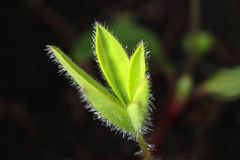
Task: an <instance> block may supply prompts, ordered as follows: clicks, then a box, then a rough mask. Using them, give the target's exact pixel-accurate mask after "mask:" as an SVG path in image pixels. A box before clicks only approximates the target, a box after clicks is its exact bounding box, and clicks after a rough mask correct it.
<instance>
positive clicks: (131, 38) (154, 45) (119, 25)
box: [72, 15, 162, 62]
mask: <svg viewBox="0 0 240 160" xmlns="http://www.w3.org/2000/svg"><path fill="white" fill-rule="evenodd" d="M109 28H111V30H113V31H114V35H116V37H117V38H118V39H119V40H121V42H122V46H123V47H125V46H126V44H127V49H126V50H127V52H128V53H129V51H132V50H134V49H135V48H136V44H137V43H138V42H139V40H141V39H144V42H146V46H147V48H148V49H149V50H150V51H151V52H150V54H151V56H150V57H151V58H152V59H155V60H156V59H160V58H159V57H160V54H161V53H162V47H161V42H160V40H159V39H158V38H157V36H155V34H154V33H153V32H151V31H150V30H148V29H146V28H144V27H143V26H141V25H139V24H137V23H135V22H134V21H133V20H132V18H131V17H130V16H128V15H123V16H119V17H118V18H116V19H115V20H114V21H113V22H111V23H110V25H109ZM91 37H92V32H91V29H89V30H88V31H86V32H85V33H83V34H82V35H81V36H80V37H79V38H78V40H77V41H76V42H75V44H74V47H73V50H72V54H73V57H74V59H75V60H76V61H78V62H83V61H86V60H89V59H91V58H92V56H93V54H92V52H93V50H94V49H93V46H94V44H93V45H92V46H91V45H90V44H92V38H91Z"/></svg>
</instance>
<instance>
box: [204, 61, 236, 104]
mask: <svg viewBox="0 0 240 160" xmlns="http://www.w3.org/2000/svg"><path fill="white" fill-rule="evenodd" d="M201 88H202V90H203V92H205V93H208V94H210V95H212V96H213V97H215V98H216V99H218V100H221V101H228V100H233V99H236V98H239V97H240V67H239V66H238V67H235V68H232V69H221V70H219V71H217V72H216V73H215V74H214V75H213V76H212V77H210V79H209V80H207V81H206V82H205V83H204V84H203V85H202V87H201Z"/></svg>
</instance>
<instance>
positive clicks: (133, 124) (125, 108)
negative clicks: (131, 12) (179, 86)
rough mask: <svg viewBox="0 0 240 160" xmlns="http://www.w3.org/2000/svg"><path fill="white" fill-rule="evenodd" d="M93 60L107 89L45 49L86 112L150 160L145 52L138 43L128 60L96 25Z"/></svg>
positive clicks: (51, 48) (52, 50)
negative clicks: (134, 144) (120, 135)
mask: <svg viewBox="0 0 240 160" xmlns="http://www.w3.org/2000/svg"><path fill="white" fill-rule="evenodd" d="M93 40H94V47H95V56H96V59H97V62H98V64H99V68H100V71H101V72H102V75H103V77H104V79H105V80H106V82H107V84H108V87H106V86H103V85H102V84H100V83H99V82H97V81H96V80H95V79H94V78H92V77H91V76H90V75H89V74H87V73H86V72H85V71H84V70H83V69H81V68H79V67H78V66H77V65H76V64H75V63H74V62H73V61H72V60H71V59H70V58H69V57H68V56H67V55H66V54H64V53H63V51H61V50H60V49H59V48H58V47H56V46H47V50H48V54H49V56H50V58H51V59H52V60H53V61H54V62H56V63H57V64H58V65H59V68H60V72H64V73H65V74H66V76H67V78H69V79H70V80H71V81H72V82H73V84H74V85H75V86H76V87H77V88H78V89H79V92H80V93H81V95H82V97H83V100H85V101H87V103H88V105H87V108H88V109H89V110H90V111H91V112H93V113H94V114H96V115H97V117H98V118H99V119H100V120H101V121H103V122H105V124H106V125H107V126H109V127H110V129H111V130H116V131H119V132H120V133H122V134H123V136H126V137H128V138H129V139H133V140H135V141H136V142H137V143H138V144H139V146H140V148H141V151H142V156H143V157H144V159H146V160H151V159H152V156H151V153H150V146H149V145H148V144H147V143H146V142H145V140H144V134H145V133H146V132H148V130H149V128H148V127H149V123H150V118H149V117H150V116H149V114H150V113H149V112H150V100H151V94H150V82H149V76H148V74H147V72H148V69H147V65H146V61H145V60H146V51H145V47H144V43H143V41H141V42H140V43H139V44H138V45H137V48H136V50H135V51H134V52H133V54H132V55H131V57H129V55H128V54H127V53H126V51H125V50H124V48H123V47H122V46H121V44H120V43H119V42H118V40H117V39H116V38H115V37H114V36H113V35H112V34H111V33H110V32H109V31H108V30H107V29H106V28H105V27H104V26H103V25H101V24H99V23H95V32H94V36H93Z"/></svg>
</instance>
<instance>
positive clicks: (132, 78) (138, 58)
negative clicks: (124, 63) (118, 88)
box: [128, 41, 146, 99]
mask: <svg viewBox="0 0 240 160" xmlns="http://www.w3.org/2000/svg"><path fill="white" fill-rule="evenodd" d="M144 52H145V51H144V44H143V42H142V41H141V42H140V43H139V45H138V47H137V49H136V50H135V52H134V53H133V55H132V57H131V61H130V67H129V73H128V95H129V99H133V97H134V95H135V93H136V91H137V88H138V87H139V85H140V84H141V82H142V81H143V80H144V78H146V75H145V72H146V64H145V57H144V54H145V53H144Z"/></svg>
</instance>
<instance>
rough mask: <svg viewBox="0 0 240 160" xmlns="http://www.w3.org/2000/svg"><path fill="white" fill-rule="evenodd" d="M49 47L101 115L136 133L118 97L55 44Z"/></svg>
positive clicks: (124, 129)
mask: <svg viewBox="0 0 240 160" xmlns="http://www.w3.org/2000/svg"><path fill="white" fill-rule="evenodd" d="M48 48H49V51H50V52H51V53H52V54H53V55H54V57H55V58H56V60H57V62H59V64H60V65H61V66H62V67H63V69H64V70H65V71H66V72H67V74H68V75H69V76H70V77H71V78H72V79H73V81H74V82H76V84H78V85H79V86H80V87H81V89H82V92H83V93H84V94H85V96H86V98H87V100H88V102H89V103H90V104H91V105H92V106H93V108H94V110H96V111H97V113H98V114H100V116H102V117H103V118H104V119H105V120H107V121H109V122H110V123H111V124H113V125H115V126H117V127H118V128H120V129H122V130H123V131H126V132H130V133H135V130H134V128H133V127H132V124H131V120H130V118H129V115H128V112H127V110H126V109H125V108H124V107H123V105H122V104H121V103H120V101H119V100H118V99H117V98H115V97H114V96H113V95H112V94H111V93H109V92H108V91H107V89H105V88H104V87H103V86H102V85H101V84H99V83H98V82H97V81H95V80H94V79H93V78H92V77H90V76H89V75H88V74H87V73H86V72H84V71H83V70H82V69H81V68H79V67H78V66H77V65H76V64H75V63H73V62H72V61H71V59H70V58H69V57H68V56H66V55H65V54H64V53H63V52H62V51H61V50H60V49H59V48H57V47H55V46H48Z"/></svg>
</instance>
